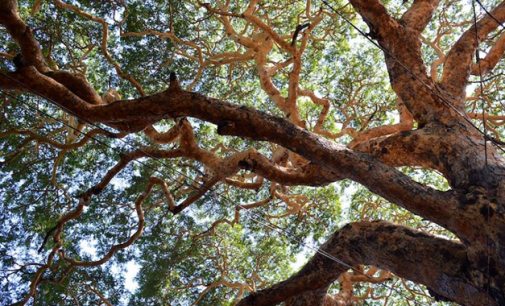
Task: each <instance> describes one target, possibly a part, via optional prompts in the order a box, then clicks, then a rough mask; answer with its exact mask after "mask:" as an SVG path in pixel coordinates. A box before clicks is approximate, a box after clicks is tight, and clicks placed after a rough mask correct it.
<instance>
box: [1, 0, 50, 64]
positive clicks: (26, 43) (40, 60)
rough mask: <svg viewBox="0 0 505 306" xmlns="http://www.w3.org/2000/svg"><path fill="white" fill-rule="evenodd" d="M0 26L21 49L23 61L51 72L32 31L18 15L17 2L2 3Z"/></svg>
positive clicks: (4, 1)
mask: <svg viewBox="0 0 505 306" xmlns="http://www.w3.org/2000/svg"><path fill="white" fill-rule="evenodd" d="M0 24H3V25H4V26H5V27H6V28H7V32H9V35H10V36H11V37H12V38H13V39H14V41H16V43H17V44H18V45H19V47H20V48H21V54H22V55H23V61H24V62H25V63H27V64H30V65H34V66H35V67H37V69H38V70H39V71H41V72H47V71H49V70H50V69H49V67H47V65H46V61H45V60H44V56H43V55H42V51H41V50H40V46H39V43H38V42H37V40H36V39H35V37H34V36H33V33H32V30H31V29H30V28H29V27H28V26H27V25H26V24H25V23H24V21H23V20H22V19H21V18H20V17H19V15H18V3H17V1H16V0H2V1H0Z"/></svg>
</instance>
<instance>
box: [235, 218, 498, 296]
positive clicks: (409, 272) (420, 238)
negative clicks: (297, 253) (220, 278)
mask: <svg viewBox="0 0 505 306" xmlns="http://www.w3.org/2000/svg"><path fill="white" fill-rule="evenodd" d="M320 250H321V251H323V252H326V253H328V254H330V255H331V256H334V257H335V258H338V259H340V260H342V261H343V262H344V263H345V264H347V265H345V266H343V265H341V264H340V263H338V262H336V261H334V260H332V259H331V258H328V257H326V256H323V255H321V254H320V253H318V254H316V255H315V256H314V257H313V258H312V259H311V260H310V261H309V262H308V263H307V264H306V265H305V266H304V267H303V268H302V269H301V270H300V271H299V272H298V273H297V274H295V275H293V276H292V277H290V278H288V279H287V280H285V281H283V282H280V283H278V284H276V285H274V286H272V287H270V288H268V289H265V290H261V291H258V292H256V293H253V294H251V295H250V296H248V297H246V298H245V299H244V300H242V301H241V302H240V303H239V304H238V305H239V306H249V305H251V306H252V305H254V306H266V305H276V304H278V303H280V302H282V301H285V300H287V299H288V298H291V297H295V299H296V296H297V295H300V294H303V293H305V292H318V291H321V290H323V291H324V290H325V288H327V287H328V286H329V285H330V284H331V283H332V282H334V281H336V280H337V279H338V277H339V276H340V275H341V274H342V273H344V272H345V271H347V270H348V269H349V266H355V265H360V264H366V265H374V266H377V267H379V268H382V269H386V270H388V271H391V272H393V273H394V274H396V275H398V276H401V277H405V278H407V279H410V280H412V281H414V282H416V283H421V284H424V285H426V286H428V287H429V288H432V290H433V291H434V292H436V293H437V294H439V295H441V296H443V297H446V298H448V299H451V300H452V301H455V302H458V303H461V304H463V305H481V304H482V301H483V300H485V299H486V297H487V295H486V290H485V289H484V288H476V287H474V285H473V282H472V279H469V278H468V277H469V276H468V275H469V274H468V273H469V272H471V271H468V268H467V266H466V265H467V254H466V250H465V247H464V246H463V245H462V244H460V243H457V242H453V241H449V240H445V239H441V238H438V237H435V236H431V235H427V234H425V233H422V232H419V231H417V230H414V229H411V228H408V227H404V226H399V225H394V224H392V223H389V222H386V221H376V222H356V223H351V224H348V225H346V226H344V227H343V228H341V229H340V230H338V231H337V232H336V233H335V234H334V235H333V236H332V238H330V240H329V241H327V242H326V243H325V244H324V245H322V246H321V248H320ZM420 266H422V267H423V273H419V267H420ZM492 305H496V303H493V304H492Z"/></svg>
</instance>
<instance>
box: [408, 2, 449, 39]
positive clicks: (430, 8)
mask: <svg viewBox="0 0 505 306" xmlns="http://www.w3.org/2000/svg"><path fill="white" fill-rule="evenodd" d="M439 4H440V0H414V3H412V5H411V6H410V8H409V9H408V10H407V12H405V14H403V16H402V18H401V21H403V22H404V23H405V24H406V25H407V26H409V27H410V28H412V29H414V30H415V31H416V32H417V33H421V32H422V31H423V30H424V28H426V26H427V25H428V23H429V22H430V20H431V18H432V17H433V13H434V12H435V10H436V8H437V7H438V5H439Z"/></svg>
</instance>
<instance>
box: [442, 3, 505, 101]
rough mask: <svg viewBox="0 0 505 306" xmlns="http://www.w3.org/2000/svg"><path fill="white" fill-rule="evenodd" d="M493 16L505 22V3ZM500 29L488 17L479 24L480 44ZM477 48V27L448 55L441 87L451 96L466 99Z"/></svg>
mask: <svg viewBox="0 0 505 306" xmlns="http://www.w3.org/2000/svg"><path fill="white" fill-rule="evenodd" d="M491 14H492V15H493V16H494V17H495V18H496V19H498V20H499V21H500V22H504V21H505V1H504V2H502V3H500V4H499V5H498V6H497V7H495V8H494V9H493V10H492V11H491ZM497 27H498V23H497V22H496V21H495V20H493V19H492V18H491V17H489V16H488V15H485V16H484V17H483V18H482V19H481V20H479V22H477V32H478V40H479V41H478V42H482V41H483V40H484V39H485V38H486V37H487V36H488V34H489V33H491V31H493V30H495V29H496V28H497ZM476 48H477V41H476V40H475V25H474V26H471V27H470V28H469V29H468V30H466V31H465V33H463V35H461V37H460V38H459V39H458V41H457V42H456V43H455V44H454V45H453V46H452V48H451V50H450V51H449V53H447V56H446V59H445V63H444V71H443V74H442V80H441V82H440V83H441V85H442V86H443V87H444V89H445V90H447V91H448V92H449V93H450V94H452V95H453V96H456V97H464V95H465V90H466V84H467V83H468V77H469V76H470V72H471V68H472V66H473V57H474V54H475V50H476Z"/></svg>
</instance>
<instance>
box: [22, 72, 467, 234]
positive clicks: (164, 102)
mask: <svg viewBox="0 0 505 306" xmlns="http://www.w3.org/2000/svg"><path fill="white" fill-rule="evenodd" d="M22 70H23V75H24V76H25V78H24V80H23V81H24V82H26V83H27V84H30V86H31V87H33V88H35V89H36V90H37V92H39V93H40V94H43V95H45V96H47V97H50V98H52V99H53V100H54V101H56V102H57V103H59V104H60V105H61V106H62V107H64V108H68V109H69V110H70V111H72V112H73V113H75V114H79V116H80V117H84V118H86V119H87V120H90V121H92V122H102V123H106V124H109V125H110V126H115V127H118V126H119V127H121V125H118V124H117V123H123V122H127V123H131V124H132V125H133V124H135V125H134V127H136V128H138V129H142V128H144V127H146V126H148V125H150V124H151V123H153V122H155V121H158V120H161V119H164V118H167V117H171V118H175V117H182V116H190V117H194V118H199V119H201V120H204V121H207V122H210V123H214V124H216V125H217V126H218V133H220V134H222V135H231V136H240V137H245V138H250V139H254V140H258V141H265V140H268V141H270V142H274V143H277V144H279V145H281V146H283V147H285V148H288V149H289V150H291V151H293V152H295V153H297V154H299V155H301V156H303V157H304V158H306V159H308V160H309V161H312V162H313V163H314V164H316V165H319V166H321V167H325V168H327V169H328V170H329V171H331V172H333V173H335V174H336V175H338V176H340V177H341V178H342V179H343V178H350V179H352V180H354V181H356V182H359V183H361V184H363V185H364V186H366V187H367V188H369V189H370V190H371V191H372V192H374V193H376V194H378V195H380V196H382V197H384V198H385V199H387V200H389V201H390V202H392V203H395V204H397V205H400V206H402V207H404V208H406V209H408V210H410V211H411V212H413V213H415V214H417V215H419V216H422V217H423V218H426V219H428V220H431V221H433V222H435V223H437V224H439V225H441V226H443V227H445V228H447V229H449V230H451V231H453V232H455V233H457V234H461V233H460V230H459V229H460V228H461V226H462V224H464V223H465V222H466V221H467V220H466V218H465V217H463V216H461V217H462V219H458V218H457V217H456V215H458V216H460V213H459V212H457V207H458V206H459V203H458V201H457V198H456V197H455V196H454V195H453V194H451V193H444V192H440V191H437V190H434V189H432V188H429V187H426V186H422V185H420V184H419V183H416V182H414V181H413V180H412V179H410V178H409V177H407V176H406V175H404V174H402V173H401V172H399V171H397V170H396V169H394V168H392V167H389V166H386V165H385V164H383V163H381V162H379V161H377V160H376V159H374V158H372V157H370V156H368V155H365V154H362V153H357V152H353V151H351V150H348V149H347V148H345V147H344V146H342V145H338V144H335V143H333V142H330V141H328V140H326V139H324V138H322V137H319V136H317V135H314V134H312V133H310V132H308V131H306V130H304V129H301V128H299V127H297V126H296V125H294V124H292V123H290V122H289V121H287V120H285V119H281V118H278V117H274V116H272V115H269V114H266V113H263V112H261V111H258V110H255V109H252V108H248V107H245V106H237V105H233V104H231V103H227V102H225V101H222V100H218V99H213V98H208V97H205V96H203V95H200V94H198V93H194V92H187V91H184V90H182V89H180V88H179V87H176V86H171V87H170V88H169V89H168V90H166V91H164V92H160V93H157V94H154V95H151V96H148V97H142V98H139V99H133V100H119V101H116V102H114V103H111V104H107V105H90V104H88V103H86V102H84V101H83V100H81V99H80V98H79V97H77V96H75V95H74V94H73V93H72V92H70V91H69V90H67V89H66V88H65V87H64V86H62V85H61V84H59V83H57V82H55V81H54V80H52V79H48V78H47V77H45V76H43V75H42V74H40V73H38V72H37V71H36V70H35V69H34V68H31V67H24V68H23V69H22ZM122 127H123V128H124V123H123V125H122ZM130 128H131V127H130ZM384 181H387V182H388V184H383V183H382V182H384ZM420 195H422V196H420ZM440 203H445V205H443V206H441V205H440ZM454 214H456V215H454Z"/></svg>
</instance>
